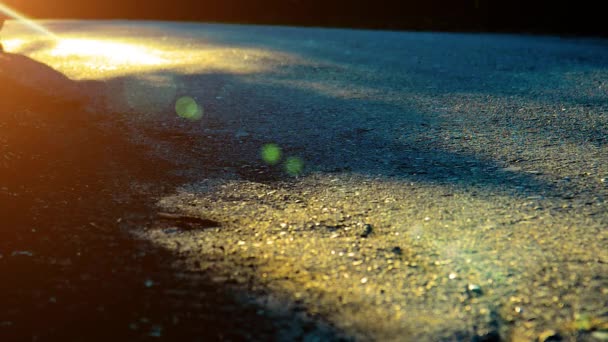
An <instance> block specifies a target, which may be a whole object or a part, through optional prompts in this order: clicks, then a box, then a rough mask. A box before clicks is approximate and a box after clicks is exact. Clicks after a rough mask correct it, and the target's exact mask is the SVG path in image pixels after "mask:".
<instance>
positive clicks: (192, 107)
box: [175, 96, 203, 121]
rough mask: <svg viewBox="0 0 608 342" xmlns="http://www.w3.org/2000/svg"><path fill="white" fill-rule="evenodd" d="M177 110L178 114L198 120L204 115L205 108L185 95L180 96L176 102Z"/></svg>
mask: <svg viewBox="0 0 608 342" xmlns="http://www.w3.org/2000/svg"><path fill="white" fill-rule="evenodd" d="M175 112H177V115H179V116H180V117H182V118H184V119H188V120H190V121H197V120H200V119H201V118H202V117H203V108H202V107H201V106H199V105H198V103H196V100H195V99H193V98H191V97H189V96H184V97H180V98H179V99H178V100H177V102H176V103H175Z"/></svg>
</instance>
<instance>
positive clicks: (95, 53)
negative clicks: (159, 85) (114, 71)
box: [50, 39, 166, 67]
mask: <svg viewBox="0 0 608 342" xmlns="http://www.w3.org/2000/svg"><path fill="white" fill-rule="evenodd" d="M50 55H51V56H53V57H84V58H87V59H90V60H91V61H97V62H98V64H103V63H106V64H110V65H112V66H114V67H116V65H121V64H122V65H125V64H127V65H129V64H135V65H159V64H163V63H165V62H166V61H165V60H164V59H163V58H161V57H158V56H156V55H155V54H154V53H153V51H152V50H149V49H146V48H145V47H141V46H137V45H133V44H126V43H117V42H113V41H109V40H108V41H104V40H91V39H60V40H59V41H58V43H57V45H56V46H55V47H54V48H53V50H52V51H51V53H50Z"/></svg>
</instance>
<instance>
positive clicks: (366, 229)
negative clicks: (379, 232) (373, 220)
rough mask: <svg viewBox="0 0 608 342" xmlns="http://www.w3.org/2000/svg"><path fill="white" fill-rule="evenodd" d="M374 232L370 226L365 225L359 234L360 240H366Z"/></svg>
mask: <svg viewBox="0 0 608 342" xmlns="http://www.w3.org/2000/svg"><path fill="white" fill-rule="evenodd" d="M373 231H374V228H373V227H372V225H371V224H366V225H364V226H363V232H362V233H361V237H362V238H366V237H368V236H369V235H370V234H371V233H372V232H373Z"/></svg>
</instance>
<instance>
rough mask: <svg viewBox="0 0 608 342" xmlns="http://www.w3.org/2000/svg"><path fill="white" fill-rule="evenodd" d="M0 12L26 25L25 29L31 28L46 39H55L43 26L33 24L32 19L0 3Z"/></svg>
mask: <svg viewBox="0 0 608 342" xmlns="http://www.w3.org/2000/svg"><path fill="white" fill-rule="evenodd" d="M0 12H2V13H4V14H5V15H7V16H8V17H10V18H13V19H15V20H18V21H20V22H22V23H24V24H25V25H27V27H29V28H31V29H32V30H34V31H36V32H39V33H42V34H44V35H46V36H48V37H51V38H53V39H57V36H56V35H55V34H54V33H53V32H51V31H49V30H48V29H47V28H45V27H44V26H42V25H40V24H38V23H36V22H34V21H33V20H32V19H30V18H28V17H26V16H25V15H24V14H22V13H19V12H17V11H16V10H14V9H12V8H10V7H8V6H6V5H5V4H3V3H1V2H0Z"/></svg>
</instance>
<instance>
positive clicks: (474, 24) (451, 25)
mask: <svg viewBox="0 0 608 342" xmlns="http://www.w3.org/2000/svg"><path fill="white" fill-rule="evenodd" d="M4 3H5V4H7V5H9V6H12V7H14V8H16V9H18V10H20V11H22V12H24V13H27V14H28V15H31V16H33V17H36V18H86V19H155V20H187V21H211V22H229V23H251V24H276V25H303V26H327V27H356V28H374V29H399V30H435V31H483V32H527V33H556V34H581V35H602V36H606V35H607V33H608V28H607V26H608V18H607V16H608V13H606V11H603V10H601V9H600V7H601V6H600V3H601V1H587V0H582V1H569V2H566V1H538V0H537V1H535V0H529V1H525V0H511V1H505V0H494V1H493V0H443V1H440V0H416V1H412V0H402V1H394V0H387V1H382V0H353V1H346V0H155V1H145V0H95V1H91V0H5V1H4Z"/></svg>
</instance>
